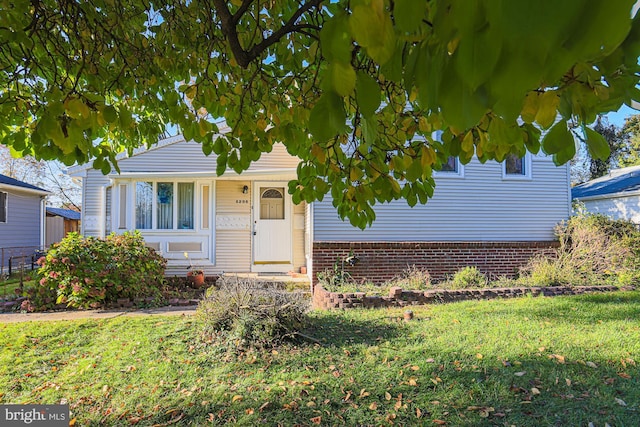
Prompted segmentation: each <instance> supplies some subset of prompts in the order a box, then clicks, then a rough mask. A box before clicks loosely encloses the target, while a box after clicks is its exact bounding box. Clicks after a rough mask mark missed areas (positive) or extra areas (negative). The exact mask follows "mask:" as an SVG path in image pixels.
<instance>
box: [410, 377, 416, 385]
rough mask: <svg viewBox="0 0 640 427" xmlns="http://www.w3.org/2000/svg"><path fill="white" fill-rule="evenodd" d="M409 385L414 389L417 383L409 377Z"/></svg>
mask: <svg viewBox="0 0 640 427" xmlns="http://www.w3.org/2000/svg"><path fill="white" fill-rule="evenodd" d="M409 385H410V386H413V387H416V386H417V385H418V382H417V381H416V379H415V378H413V377H411V378H409Z"/></svg>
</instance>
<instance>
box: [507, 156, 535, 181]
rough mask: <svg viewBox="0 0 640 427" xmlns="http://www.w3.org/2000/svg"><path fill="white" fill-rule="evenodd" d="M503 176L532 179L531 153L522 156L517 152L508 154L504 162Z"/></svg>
mask: <svg viewBox="0 0 640 427" xmlns="http://www.w3.org/2000/svg"><path fill="white" fill-rule="evenodd" d="M502 177H503V178H505V179H530V178H531V155H530V154H529V153H527V154H525V155H524V156H523V157H520V156H518V155H516V154H508V155H507V157H506V158H505V159H504V161H503V162H502Z"/></svg>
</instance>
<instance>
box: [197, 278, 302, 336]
mask: <svg viewBox="0 0 640 427" xmlns="http://www.w3.org/2000/svg"><path fill="white" fill-rule="evenodd" d="M308 309H309V301H308V300H307V299H305V298H304V296H303V294H302V293H301V292H287V291H283V290H281V289H279V288H278V286H277V285H276V284H274V283H270V282H262V281H258V280H256V279H252V278H239V277H234V278H221V279H219V280H218V282H217V284H216V286H215V287H211V288H209V289H208V290H207V292H206V294H205V297H204V299H203V300H202V301H201V302H200V304H199V306H198V310H197V319H198V321H199V323H200V325H201V330H202V334H203V336H204V337H205V339H206V340H211V339H213V338H214V337H219V338H221V339H222V342H225V343H226V344H228V345H230V346H231V347H235V348H248V347H258V348H268V347H272V346H274V345H277V344H279V343H281V342H283V341H285V340H287V339H291V338H294V337H295V336H296V334H297V333H298V331H300V330H301V328H302V327H303V326H304V323H305V320H306V312H307V310H308Z"/></svg>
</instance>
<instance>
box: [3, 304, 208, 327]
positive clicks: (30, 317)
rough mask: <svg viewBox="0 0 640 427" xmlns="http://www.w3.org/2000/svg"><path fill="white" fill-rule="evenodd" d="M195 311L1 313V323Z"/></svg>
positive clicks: (190, 311) (191, 308) (191, 310)
mask: <svg viewBox="0 0 640 427" xmlns="http://www.w3.org/2000/svg"><path fill="white" fill-rule="evenodd" d="M195 312H196V306H186V307H160V308H150V309H141V310H69V311H56V312H51V313H1V314H0V323H16V322H42V321H48V320H76V319H113V318H115V317H121V316H127V317H133V316H191V315H193V314H194V313H195Z"/></svg>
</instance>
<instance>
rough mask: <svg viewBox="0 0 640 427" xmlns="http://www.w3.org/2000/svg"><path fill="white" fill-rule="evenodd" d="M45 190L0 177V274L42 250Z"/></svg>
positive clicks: (46, 192) (3, 176)
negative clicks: (10, 263) (10, 262)
mask: <svg viewBox="0 0 640 427" xmlns="http://www.w3.org/2000/svg"><path fill="white" fill-rule="evenodd" d="M48 194H50V193H49V192H48V191H46V190H44V189H42V188H39V187H36V186H35V185H31V184H27V183H26V182H22V181H18V180H17V179H14V178H10V177H8V176H5V175H0V273H1V272H4V271H7V270H8V268H9V261H10V260H11V261H12V267H14V266H15V265H17V264H18V263H20V262H23V261H24V262H28V263H31V255H32V254H33V253H34V252H35V251H36V250H40V249H42V248H43V247H44V236H45V222H44V217H45V213H44V212H45V199H46V197H47V195H48Z"/></svg>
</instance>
